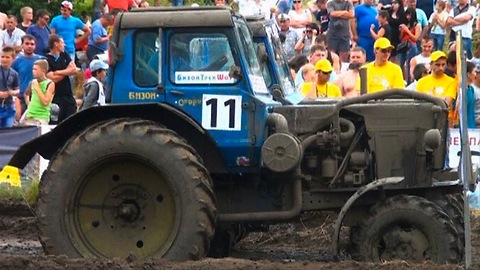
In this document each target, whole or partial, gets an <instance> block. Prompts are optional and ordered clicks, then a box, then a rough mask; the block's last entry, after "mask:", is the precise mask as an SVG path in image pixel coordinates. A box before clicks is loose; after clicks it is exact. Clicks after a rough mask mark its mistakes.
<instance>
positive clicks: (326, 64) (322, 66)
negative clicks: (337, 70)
mask: <svg viewBox="0 0 480 270" xmlns="http://www.w3.org/2000/svg"><path fill="white" fill-rule="evenodd" d="M315 70H316V71H323V72H332V70H333V68H332V64H330V61H328V60H327V59H320V60H318V61H317V63H315Z"/></svg>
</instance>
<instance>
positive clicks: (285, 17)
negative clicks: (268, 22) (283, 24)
mask: <svg viewBox="0 0 480 270" xmlns="http://www.w3.org/2000/svg"><path fill="white" fill-rule="evenodd" d="M278 20H279V21H286V20H290V16H288V15H287V14H285V13H282V14H280V15H278Z"/></svg>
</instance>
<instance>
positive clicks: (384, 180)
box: [332, 177, 405, 258]
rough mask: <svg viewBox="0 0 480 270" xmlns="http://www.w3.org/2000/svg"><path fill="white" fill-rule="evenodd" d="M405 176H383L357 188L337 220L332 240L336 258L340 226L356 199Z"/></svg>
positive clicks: (400, 180) (398, 181)
mask: <svg viewBox="0 0 480 270" xmlns="http://www.w3.org/2000/svg"><path fill="white" fill-rule="evenodd" d="M404 179H405V178H403V177H387V178H382V179H378V180H375V181H373V182H371V183H369V184H368V185H366V186H363V187H361V188H359V189H358V190H357V192H355V193H354V194H353V195H352V196H351V197H350V198H349V199H348V201H347V202H346V203H345V204H344V205H343V207H342V210H341V211H340V213H339V214H338V217H337V220H336V221H335V229H334V232H333V241H332V251H333V256H334V258H338V253H339V250H338V242H339V241H340V228H341V227H342V223H343V219H344V218H345V215H346V214H347V211H348V209H350V207H351V206H352V205H353V203H355V201H356V200H357V199H358V198H360V197H361V196H362V195H363V194H365V193H366V192H368V191H370V190H372V189H374V188H376V187H381V186H384V185H389V184H398V183H400V182H402V181H403V180H404Z"/></svg>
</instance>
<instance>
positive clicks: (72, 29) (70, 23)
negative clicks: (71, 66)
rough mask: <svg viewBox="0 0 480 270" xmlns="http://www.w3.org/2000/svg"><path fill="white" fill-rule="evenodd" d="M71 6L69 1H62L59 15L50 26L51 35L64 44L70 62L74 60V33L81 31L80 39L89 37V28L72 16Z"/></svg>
mask: <svg viewBox="0 0 480 270" xmlns="http://www.w3.org/2000/svg"><path fill="white" fill-rule="evenodd" d="M72 11H73V4H72V2H69V1H63V2H62V4H61V6H60V12H61V13H62V14H61V15H58V16H55V17H54V18H53V19H52V22H51V24H50V29H51V32H52V34H57V35H59V36H61V37H62V38H63V41H64V42H65V52H66V53H68V55H69V56H70V58H71V59H72V60H75V33H76V32H77V29H81V30H82V31H83V32H84V34H83V35H82V36H81V37H80V39H87V38H88V36H90V27H88V26H87V25H85V24H84V23H83V22H82V20H80V19H79V18H77V17H75V16H72Z"/></svg>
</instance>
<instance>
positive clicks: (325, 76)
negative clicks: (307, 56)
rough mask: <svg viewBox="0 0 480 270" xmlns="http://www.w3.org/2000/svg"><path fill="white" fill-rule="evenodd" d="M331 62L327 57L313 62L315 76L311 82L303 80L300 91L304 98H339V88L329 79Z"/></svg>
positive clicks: (340, 94)
mask: <svg viewBox="0 0 480 270" xmlns="http://www.w3.org/2000/svg"><path fill="white" fill-rule="evenodd" d="M332 71H333V67H332V64H330V62H329V61H328V60H327V59H321V60H318V61H317V63H316V64H315V72H316V75H317V76H316V78H315V80H314V82H313V83H310V82H305V83H303V85H302V88H301V90H300V91H301V93H302V94H303V95H304V96H305V97H306V98H339V97H342V93H341V92H340V88H338V86H336V85H335V84H333V83H330V82H328V81H329V80H330V74H332Z"/></svg>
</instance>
